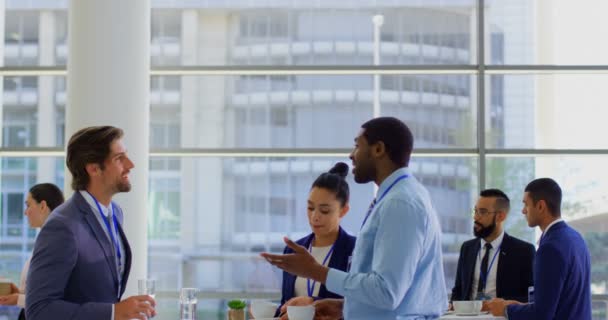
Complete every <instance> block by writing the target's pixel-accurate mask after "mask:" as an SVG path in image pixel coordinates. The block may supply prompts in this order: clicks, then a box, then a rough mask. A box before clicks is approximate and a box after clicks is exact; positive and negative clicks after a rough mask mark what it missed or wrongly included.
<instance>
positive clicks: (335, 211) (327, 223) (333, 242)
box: [276, 162, 355, 319]
mask: <svg viewBox="0 0 608 320" xmlns="http://www.w3.org/2000/svg"><path fill="white" fill-rule="evenodd" d="M346 175H348V165H347V164H345V163H343V162H338V163H337V164H336V165H335V166H334V167H333V168H331V170H329V172H326V173H323V174H321V175H320V176H319V177H318V178H317V179H316V180H315V181H314V182H313V184H312V187H311V188H310V193H309V194H308V207H307V213H308V224H309V225H310V228H311V229H312V233H311V234H309V235H307V236H306V237H304V238H302V239H300V240H298V241H296V243H297V244H299V245H301V246H303V247H305V248H307V249H308V251H309V252H310V253H311V254H312V256H313V257H314V258H315V260H316V261H317V262H318V263H319V264H322V265H324V266H327V267H329V268H335V269H338V270H342V271H348V270H347V269H348V262H349V259H350V258H351V255H352V252H353V249H354V247H355V237H353V236H351V235H349V234H348V233H347V232H346V231H344V229H342V227H340V220H342V218H344V216H345V215H346V214H347V213H348V210H349V204H348V203H349V193H350V192H349V188H348V183H347V182H346V180H345V178H346ZM283 253H284V254H292V253H294V251H293V250H292V249H291V248H289V247H285V251H284V252H283ZM325 298H338V299H341V298H342V296H340V295H338V294H335V293H333V292H330V291H328V290H327V288H326V287H325V285H324V284H322V283H320V282H317V281H314V280H312V279H306V278H302V277H296V276H294V275H292V274H290V273H287V272H285V271H284V272H283V286H282V297H281V306H280V307H279V309H278V310H277V314H276V315H277V316H278V315H280V316H282V319H287V314H286V312H287V306H290V305H300V306H301V305H309V304H312V303H313V302H314V301H316V300H319V299H325Z"/></svg>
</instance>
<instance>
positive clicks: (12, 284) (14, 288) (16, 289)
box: [11, 283, 21, 294]
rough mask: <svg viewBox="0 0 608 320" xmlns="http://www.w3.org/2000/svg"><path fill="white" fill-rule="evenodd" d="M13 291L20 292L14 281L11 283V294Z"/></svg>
mask: <svg viewBox="0 0 608 320" xmlns="http://www.w3.org/2000/svg"><path fill="white" fill-rule="evenodd" d="M13 293H21V292H20V291H19V288H18V287H17V286H16V285H15V284H14V283H11V294H13Z"/></svg>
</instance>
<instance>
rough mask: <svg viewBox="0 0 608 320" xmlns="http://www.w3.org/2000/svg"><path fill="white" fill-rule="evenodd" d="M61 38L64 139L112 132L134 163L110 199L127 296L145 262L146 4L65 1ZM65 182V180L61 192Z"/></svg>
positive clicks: (116, 0)
mask: <svg viewBox="0 0 608 320" xmlns="http://www.w3.org/2000/svg"><path fill="white" fill-rule="evenodd" d="M68 34H69V35H70V36H69V41H68V52H69V59H68V74H69V77H68V86H67V91H68V93H67V96H68V98H67V109H66V134H65V136H66V140H67V139H69V137H70V136H71V135H72V134H73V133H74V132H76V131H77V130H78V129H80V128H82V127H86V126H91V125H113V126H117V127H120V128H122V129H123V130H124V131H125V137H124V142H125V145H126V147H127V149H128V150H129V156H130V158H131V159H132V160H133V162H134V163H135V168H134V169H133V171H132V172H131V182H132V184H133V189H132V190H131V192H129V193H123V194H120V195H117V196H116V197H115V198H114V200H115V201H116V202H117V203H119V204H120V205H121V206H122V208H123V209H124V212H125V221H124V228H125V232H126V234H127V237H128V239H129V243H130V244H131V248H132V250H133V264H132V267H131V275H130V277H129V279H130V281H129V283H128V285H127V291H126V296H129V295H133V294H135V293H136V292H137V281H136V280H137V279H140V278H144V277H146V276H147V264H148V254H147V253H148V240H147V213H148V210H147V195H148V160H149V124H150V106H149V100H150V97H149V95H150V1H149V0H139V1H122V0H104V1H82V0H71V1H70V6H69V17H68ZM66 145H67V141H66ZM66 172H67V170H66ZM70 180H71V177H68V176H67V174H66V186H67V188H66V189H69V185H70V182H71V181H70Z"/></svg>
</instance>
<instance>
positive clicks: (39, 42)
mask: <svg viewBox="0 0 608 320" xmlns="http://www.w3.org/2000/svg"><path fill="white" fill-rule="evenodd" d="M23 2H24V1H19V2H18V1H7V3H6V8H4V7H2V8H0V10H4V12H2V15H3V16H4V19H5V28H4V50H3V51H2V52H3V53H4V57H3V58H4V65H5V66H52V65H65V64H66V58H67V12H66V10H65V9H66V7H67V5H66V4H61V3H50V2H49V1H37V2H39V3H38V4H29V5H26V6H23ZM28 2H31V1H28Z"/></svg>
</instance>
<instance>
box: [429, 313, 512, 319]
mask: <svg viewBox="0 0 608 320" xmlns="http://www.w3.org/2000/svg"><path fill="white" fill-rule="evenodd" d="M439 319H440V320H448V319H458V320H499V319H503V320H505V319H506V318H505V317H495V316H493V315H491V314H482V315H478V316H457V315H455V314H448V315H445V316H443V317H441V318H439Z"/></svg>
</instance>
